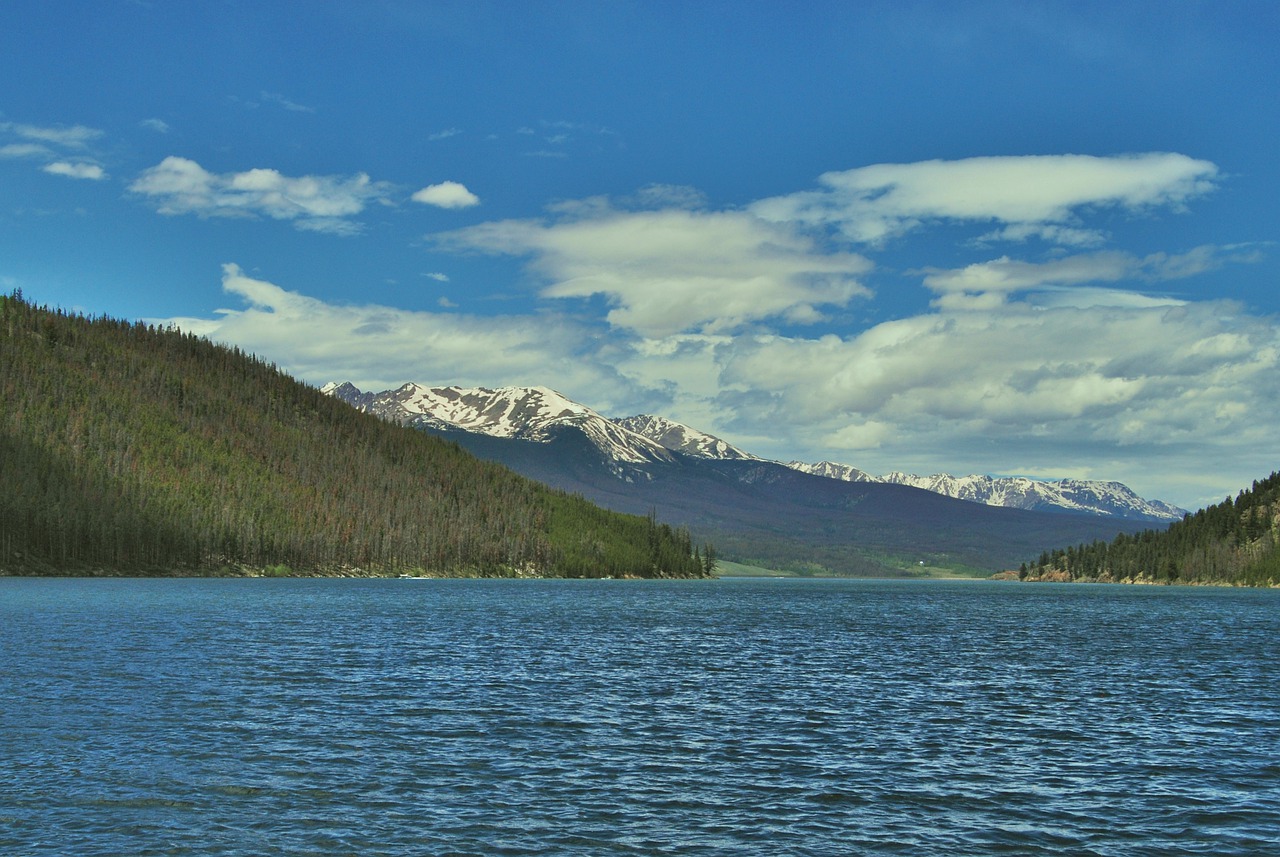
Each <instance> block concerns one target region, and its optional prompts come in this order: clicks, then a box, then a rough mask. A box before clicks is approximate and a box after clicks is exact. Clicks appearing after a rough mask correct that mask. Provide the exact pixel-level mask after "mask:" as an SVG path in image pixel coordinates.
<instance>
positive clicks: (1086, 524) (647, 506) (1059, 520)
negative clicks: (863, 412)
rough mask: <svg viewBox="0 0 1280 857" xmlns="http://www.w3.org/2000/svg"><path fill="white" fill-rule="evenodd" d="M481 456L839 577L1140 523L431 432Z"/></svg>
mask: <svg viewBox="0 0 1280 857" xmlns="http://www.w3.org/2000/svg"><path fill="white" fill-rule="evenodd" d="M425 430H427V431H430V432H432V433H436V434H439V435H440V436H442V437H446V438H449V439H451V440H454V441H455V442H457V443H458V444H460V445H461V446H463V447H465V448H466V449H468V450H470V451H471V452H473V453H475V454H476V455H477V456H479V457H481V458H486V459H490V460H493V461H499V462H502V463H503V464H505V465H507V466H508V467H510V468H512V469H513V470H516V471H517V472H519V473H522V474H524V475H526V476H529V477H531V478H533V479H537V480H538V481H540V482H544V483H546V484H548V485H552V486H555V487H557V488H561V489H563V490H566V491H571V492H576V493H580V494H582V495H583V496H584V497H586V498H588V499H590V500H592V501H594V502H596V503H599V504H600V505H603V506H605V507H607V508H610V509H615V510H618V511H624V512H630V513H633V514H645V513H647V512H650V511H652V512H654V513H656V514H657V516H658V517H659V518H660V519H662V520H667V521H678V522H680V523H681V524H683V525H685V526H688V527H690V528H691V529H694V530H696V531H697V532H698V533H700V534H702V535H703V536H705V537H706V538H708V539H711V540H713V541H714V542H715V544H716V547H717V549H718V550H719V552H720V555H721V556H722V557H723V558H725V559H732V560H736V561H741V562H757V563H761V564H765V565H768V566H770V567H774V568H792V569H797V570H804V569H809V570H812V571H816V572H826V573H839V574H885V573H895V572H900V571H902V570H904V569H906V568H907V567H909V566H911V565H914V564H916V563H918V562H925V563H927V564H929V565H946V566H965V567H970V568H974V569H981V570H985V571H994V570H996V569H1000V568H1010V567H1017V565H1018V564H1019V563H1020V562H1025V561H1028V560H1029V559H1031V558H1034V557H1035V556H1036V555H1037V554H1038V553H1039V552H1040V551H1041V550H1042V549H1043V547H1044V545H1046V544H1062V543H1065V542H1070V541H1081V540H1083V541H1092V540H1095V539H1100V538H1106V539H1109V538H1112V537H1113V536H1115V535H1116V534H1117V533H1120V532H1132V531H1134V530H1136V529H1138V528H1139V527H1140V526H1141V525H1140V524H1138V523H1136V522H1132V521H1121V520H1115V519H1109V518H1099V517H1084V516H1076V515H1061V514H1049V513H1043V512H1030V511H1024V510H1019V509H1004V508H997V507H992V506H985V505H981V504H977V503H970V502H967V501H963V500H956V499H953V498H950V497H945V496H942V495H940V494H936V493H933V492H930V491H925V490H923V489H919V488H913V487H909V486H902V485H892V484H883V483H852V482H844V481H840V480H835V479H829V478H825V477H821V476H814V475H810V474H806V473H801V472H799V471H797V470H794V469H792V468H789V467H787V466H785V465H782V464H779V463H776V462H769V461H761V460H749V459H719V460H707V459H700V458H693V457H690V456H684V455H680V454H676V455H675V458H674V460H673V461H671V462H668V463H663V464H661V465H660V466H655V465H651V466H646V467H643V468H639V467H636V468H633V469H631V470H630V471H628V472H627V473H626V474H625V475H624V476H623V477H622V478H619V476H618V475H617V474H616V473H615V467H616V463H615V462H613V461H611V460H609V459H608V458H607V457H606V456H604V455H603V454H602V453H601V451H600V450H599V448H598V447H596V446H595V445H594V444H593V443H592V441H591V439H590V438H588V437H587V436H586V435H585V434H584V433H582V432H581V431H578V430H576V429H575V427H574V426H571V425H565V426H561V427H559V428H558V429H555V430H553V431H552V432H551V434H550V436H549V438H548V439H547V440H544V441H541V442H535V441H528V440H518V439H510V438H498V437H492V436H487V435H482V434H476V433H473V432H465V431H460V430H456V429H448V428H441V427H433V428H427V429H425Z"/></svg>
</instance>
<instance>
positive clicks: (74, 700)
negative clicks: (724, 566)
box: [0, 579, 1280, 857]
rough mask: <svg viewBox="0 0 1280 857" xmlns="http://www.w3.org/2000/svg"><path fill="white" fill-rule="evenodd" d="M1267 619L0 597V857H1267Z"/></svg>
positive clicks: (785, 595)
mask: <svg viewBox="0 0 1280 857" xmlns="http://www.w3.org/2000/svg"><path fill="white" fill-rule="evenodd" d="M1278 640H1280V591H1256V590H1237V589H1208V588H1180V587H1172V588H1156V587H1120V586H1111V587H1108V586H1086V585H1079V584H1076V585H1066V584H1064V585H1054V584H1039V585H1036V584H1017V583H993V582H985V581H984V582H968V581H854V580H773V579H751V580H747V579H741V580H734V579H726V580H719V581H462V580H292V579H283V580H277V579H262V580H257V579H254V580H216V579H213V580H211V579H195V580H190V579H177V580H143V579H104V580H85V579H0V654H2V656H3V657H2V660H0V853H4V854H12V855H45V854H48V855H54V854H57V855H64V854H75V855H80V857H88V855H266V854H288V855H345V854H351V855H361V857H365V855H443V854H451V855H470V854H475V855H553V854H554V855H560V854H581V855H588V854H589V855H614V854H629V855H650V854H671V855H677V854H678V855H696V854H707V855H711V854H714V855H756V854H759V855H857V854H904V855H913V856H914V855H948V857H950V855H956V854H967V855H980V854H1018V855H1037V854H1045V855H1049V854H1052V855H1088V854H1098V855H1179V854H1188V855H1190V854H1197V855H1203V854H1213V855H1228V854H1242V855H1243V854H1249V855H1254V854H1259V853H1277V851H1278V850H1280V657H1277V654H1276V644H1277V641H1278Z"/></svg>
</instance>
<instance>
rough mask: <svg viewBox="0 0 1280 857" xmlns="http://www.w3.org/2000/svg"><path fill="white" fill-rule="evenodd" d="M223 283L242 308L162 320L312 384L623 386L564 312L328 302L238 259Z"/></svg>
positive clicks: (227, 269) (382, 386) (385, 386)
mask: <svg viewBox="0 0 1280 857" xmlns="http://www.w3.org/2000/svg"><path fill="white" fill-rule="evenodd" d="M222 287H223V289H224V290H225V291H226V292H227V293H228V294H230V295H233V296H235V297H237V298H239V299H240V300H242V301H243V302H244V303H245V304H246V306H245V307H244V308H242V309H224V310H219V311H218V313H217V317H215V318H209V319H201V318H174V319H164V320H163V322H162V323H174V324H176V325H178V326H179V327H181V328H182V329H184V330H187V331H190V332H192V333H196V334H198V335H201V336H206V337H208V338H210V339H212V340H215V341H219V342H227V343H235V344H237V345H239V346H240V347H241V348H243V349H246V350H247V351H250V352H252V353H255V354H258V355H260V356H263V357H264V358H267V359H271V360H274V361H275V362H277V363H278V364H279V365H280V366H281V367H282V368H284V369H285V370H286V371H288V372H290V373H291V374H293V375H295V376H296V377H298V378H301V379H303V380H306V381H309V382H311V383H314V384H323V383H325V382H326V381H332V380H350V381H352V382H354V383H355V384H356V385H357V386H360V387H362V388H364V389H373V390H383V389H389V388H392V387H396V386H399V385H400V384H403V383H404V382H406V381H421V382H424V383H439V384H465V385H481V384H489V385H493V384H495V383H497V382H496V381H495V379H505V380H502V381H501V382H500V383H507V384H530V385H532V384H542V383H546V380H545V379H547V378H555V379H558V381H557V383H562V384H565V385H566V386H567V387H568V388H569V389H575V388H576V389H584V390H605V389H613V390H615V391H616V390H617V389H618V387H619V380H618V379H617V377H616V376H613V375H612V373H611V372H610V370H609V369H607V368H606V367H603V366H601V365H598V364H595V363H593V362H592V361H590V360H584V359H583V358H582V354H581V345H580V344H581V343H582V342H583V341H587V340H589V337H588V336H587V335H586V334H585V333H584V332H583V331H582V330H581V329H579V328H578V327H577V326H576V325H575V324H574V323H573V322H571V321H568V320H565V319H559V318H555V317H551V316H545V315H543V316H527V317H525V316H489V317H480V316H469V315H466V314H461V313H456V312H441V313H433V312H412V311H407V310H402V309H396V308H393V307H387V306H378V305H375V304H365V305H334V304H327V303H325V302H323V301H320V300H316V299H314V298H310V297H306V296H305V295H302V294H300V293H298V292H294V291H287V290H285V289H283V288H281V287H279V286H277V285H275V284H274V283H271V282H268V281H266V280H262V279H258V278H255V277H251V276H249V275H248V274H246V273H245V272H244V271H243V270H242V269H241V268H240V267H238V266H237V265H234V264H227V265H224V266H223V269H222ZM606 378H607V379H608V380H605V379H606Z"/></svg>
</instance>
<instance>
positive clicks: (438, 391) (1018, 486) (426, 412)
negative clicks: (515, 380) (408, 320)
mask: <svg viewBox="0 0 1280 857" xmlns="http://www.w3.org/2000/svg"><path fill="white" fill-rule="evenodd" d="M322 392H326V393H329V394H330V395H335V396H338V397H339V398H342V399H344V400H345V401H348V402H349V403H350V404H353V405H355V406H356V407H361V408H366V409H368V410H371V411H372V412H374V413H377V414H379V415H380V416H383V417H384V418H388V419H393V420H396V421H399V422H404V423H407V424H410V425H414V426H415V427H417V428H424V429H437V430H443V431H447V430H450V429H462V430H465V431H471V432H478V433H481V434H485V435H489V436H491V437H507V438H518V439H523V440H534V441H540V442H545V441H546V440H547V439H548V437H549V435H548V432H549V430H550V428H551V427H552V426H556V425H577V426H579V427H580V428H581V430H582V431H583V432H584V433H585V434H586V435H587V436H588V437H590V438H591V439H592V440H593V442H594V443H595V444H596V445H597V447H599V448H600V449H601V451H602V452H604V453H605V454H606V455H607V456H609V457H611V458H612V459H613V460H614V462H615V471H616V472H617V474H618V475H619V477H620V478H624V479H625V478H626V477H627V476H628V475H630V477H631V478H632V479H634V478H636V476H637V475H639V474H640V473H641V470H642V468H637V467H636V465H641V466H643V465H648V464H653V463H655V462H661V463H667V464H669V463H671V462H672V460H673V459H672V458H671V456H670V455H669V454H668V453H678V454H682V455H686V456H689V457H692V458H698V459H704V460H736V461H766V460H768V459H764V458H762V457H761V456H757V455H754V454H752V453H749V452H746V451H744V450H741V449H739V448H737V447H735V446H733V445H732V444H730V443H728V442H727V441H725V440H722V439H720V438H718V437H715V436H714V435H711V434H708V433H706V432H702V431H700V430H698V429H695V428H692V427H690V426H687V425H684V424H682V423H678V422H675V421H674V420H670V419H668V418H666V417H661V416H655V415H651V414H638V415H635V416H631V417H623V418H616V419H614V418H609V417H605V416H603V415H601V414H599V413H598V412H596V411H594V410H593V409H591V408H590V407H588V406H586V405H582V404H580V403H578V402H575V401H573V400H572V399H569V398H568V397H567V396H565V395H564V394H562V393H559V392H557V391H555V390H552V389H550V388H547V387H499V388H495V389H489V388H485V387H471V388H466V387H456V386H448V387H427V386H425V385H421V384H413V383H410V384H405V385H402V386H401V387H399V388H397V389H396V390H394V391H392V390H385V391H383V392H381V393H365V392H362V391H360V390H359V388H357V387H355V386H354V385H352V384H351V383H350V382H343V383H338V382H330V383H329V384H326V385H325V386H324V387H323V388H322ZM619 429H621V430H622V431H621V432H620V431H619ZM777 463H780V464H781V463H783V462H777ZM785 466H787V467H790V468H792V469H794V470H797V471H800V472H803V473H808V474H811V475H815V476H821V477H825V478H829V479H837V480H840V481H845V482H878V483H884V484H893V485H907V486H911V487H914V488H921V489H924V490H926V491H931V492H933V493H937V494H942V495H944V496H947V497H953V498H955V499H959V500H967V501H971V502H975V503H982V504H985V505H988V506H994V507H1001V508H1015V509H1026V510H1033V511H1042V512H1050V513H1066V514H1084V515H1099V516H1104V517H1115V518H1121V519H1126V520H1135V521H1145V522H1158V523H1169V522H1172V521H1176V520H1180V519H1181V518H1182V517H1183V516H1184V515H1185V514H1186V511H1185V510H1183V509H1179V508H1178V507H1176V506H1173V505H1171V504H1168V503H1165V502H1163V501H1160V500H1147V499H1144V498H1142V497H1139V496H1138V495H1137V494H1136V493H1135V492H1134V491H1133V490H1132V489H1130V488H1129V487H1128V486H1125V485H1123V484H1122V483H1120V482H1115V481H1099V480H1080V479H1060V480H1037V479H1030V478H1027V477H992V476H983V475H977V474H973V475H969V476H952V475H950V474H945V473H943V474H934V475H932V476H918V475H915V474H908V473H903V472H900V471H893V472H890V473H888V474H885V475H882V476H876V475H872V474H869V473H867V472H865V471H862V470H859V469H858V468H855V467H852V466H850V465H847V464H838V463H835V462H830V461H822V462H818V463H816V464H807V463H804V462H800V461H790V462H786V463H785Z"/></svg>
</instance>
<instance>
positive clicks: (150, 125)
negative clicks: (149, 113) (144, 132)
mask: <svg viewBox="0 0 1280 857" xmlns="http://www.w3.org/2000/svg"><path fill="white" fill-rule="evenodd" d="M138 124H139V125H140V126H142V127H143V128H146V129H148V130H150V131H155V132H156V133H157V134H168V133H169V123H168V122H166V121H164V120H163V119H143V120H142V121H141V122H139V123H138Z"/></svg>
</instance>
